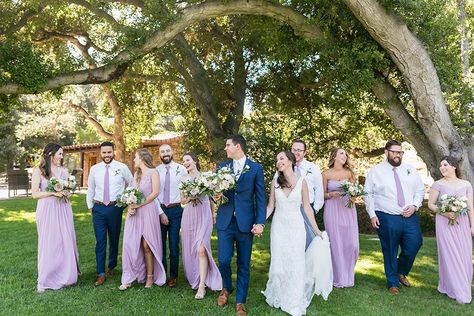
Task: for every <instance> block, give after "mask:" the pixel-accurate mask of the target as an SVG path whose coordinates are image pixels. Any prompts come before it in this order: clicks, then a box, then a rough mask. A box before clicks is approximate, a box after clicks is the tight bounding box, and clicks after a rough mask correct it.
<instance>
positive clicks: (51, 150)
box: [38, 143, 63, 179]
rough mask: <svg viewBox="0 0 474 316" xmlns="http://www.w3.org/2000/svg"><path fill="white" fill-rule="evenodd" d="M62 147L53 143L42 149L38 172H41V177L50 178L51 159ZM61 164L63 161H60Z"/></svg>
mask: <svg viewBox="0 0 474 316" xmlns="http://www.w3.org/2000/svg"><path fill="white" fill-rule="evenodd" d="M61 148H62V147H61V145H58V144H55V143H49V144H47V145H46V146H45V147H44V149H43V153H42V154H41V160H40V163H39V166H38V168H39V170H40V171H41V174H42V175H43V177H45V178H46V179H49V178H50V177H51V159H52V158H53V157H54V155H56V153H57V152H58V150H60V149H61ZM62 164H63V161H62V160H61V165H62Z"/></svg>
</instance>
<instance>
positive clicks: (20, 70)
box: [0, 39, 53, 91]
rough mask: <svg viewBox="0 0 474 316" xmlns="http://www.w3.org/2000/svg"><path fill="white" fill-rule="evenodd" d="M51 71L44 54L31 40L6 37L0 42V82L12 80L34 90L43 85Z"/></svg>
mask: <svg viewBox="0 0 474 316" xmlns="http://www.w3.org/2000/svg"><path fill="white" fill-rule="evenodd" d="M52 73H53V71H52V68H51V66H50V65H48V64H47V63H46V62H45V58H44V54H43V53H42V52H41V51H38V50H36V49H35V48H34V47H33V45H32V44H31V42H28V41H16V40H14V39H8V40H6V41H4V42H3V43H0V84H5V83H7V82H14V83H17V84H19V85H22V86H24V87H26V88H28V89H31V90H33V91H34V90H36V89H39V88H41V87H42V86H44V85H45V84H46V80H47V79H48V78H49V77H51V75H52Z"/></svg>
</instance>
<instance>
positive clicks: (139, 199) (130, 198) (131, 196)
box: [115, 187, 145, 207]
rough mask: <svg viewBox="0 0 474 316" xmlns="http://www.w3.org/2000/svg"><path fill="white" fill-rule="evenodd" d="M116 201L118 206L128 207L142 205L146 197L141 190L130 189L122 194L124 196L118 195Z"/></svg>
mask: <svg viewBox="0 0 474 316" xmlns="http://www.w3.org/2000/svg"><path fill="white" fill-rule="evenodd" d="M115 200H116V201H117V206H119V207H126V206H129V205H132V204H141V203H143V202H145V196H144V195H143V193H142V191H140V190H139V189H137V188H134V187H128V188H126V189H125V190H124V191H123V192H122V194H119V195H117V197H116V198H115Z"/></svg>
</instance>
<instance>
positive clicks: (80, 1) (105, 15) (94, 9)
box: [68, 0, 124, 28]
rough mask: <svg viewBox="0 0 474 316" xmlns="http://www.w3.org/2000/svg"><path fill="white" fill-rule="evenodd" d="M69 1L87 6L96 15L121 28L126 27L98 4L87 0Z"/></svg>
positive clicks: (69, 0)
mask: <svg viewBox="0 0 474 316" xmlns="http://www.w3.org/2000/svg"><path fill="white" fill-rule="evenodd" d="M68 2H69V3H72V4H76V5H78V6H81V7H84V8H86V9H87V10H89V11H91V12H92V13H94V14H95V15H96V16H98V17H100V18H102V19H104V20H106V21H107V22H109V23H110V24H112V25H114V26H116V27H119V28H121V27H124V25H122V24H120V23H119V22H117V20H115V19H114V17H113V16H111V15H110V14H108V13H107V12H106V11H104V10H101V9H99V8H97V7H96V6H94V5H92V4H90V3H89V2H87V1H85V0H68Z"/></svg>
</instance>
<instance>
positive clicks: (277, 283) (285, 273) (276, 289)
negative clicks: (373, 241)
mask: <svg viewBox="0 0 474 316" xmlns="http://www.w3.org/2000/svg"><path fill="white" fill-rule="evenodd" d="M302 180H303V177H301V178H300V179H298V181H297V183H296V185H295V188H294V189H293V191H291V192H290V193H289V195H288V196H287V195H285V193H284V192H283V190H282V189H281V188H275V200H276V208H275V215H274V216H273V220H272V226H271V231H270V238H271V240H270V251H271V262H270V272H269V278H268V282H267V287H266V289H265V291H263V292H262V293H263V295H265V297H266V302H267V303H268V304H269V305H270V306H273V307H276V308H281V309H282V310H283V311H285V312H287V313H289V314H291V315H305V314H306V308H307V307H308V306H309V304H310V303H311V299H312V297H313V295H314V294H317V295H322V297H323V298H324V299H325V300H327V298H328V295H329V293H330V292H331V291H332V282H333V280H332V264H331V252H330V249H329V238H328V236H327V234H326V232H323V238H322V239H321V237H319V236H316V237H315V238H314V239H313V241H312V242H311V244H310V245H309V246H308V249H307V250H306V252H305V246H306V232H305V227H304V221H303V216H302V214H301V211H300V207H301V201H302V183H303V181H302Z"/></svg>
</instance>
